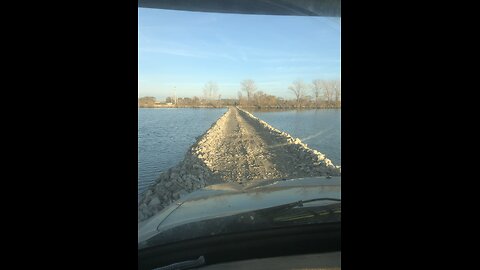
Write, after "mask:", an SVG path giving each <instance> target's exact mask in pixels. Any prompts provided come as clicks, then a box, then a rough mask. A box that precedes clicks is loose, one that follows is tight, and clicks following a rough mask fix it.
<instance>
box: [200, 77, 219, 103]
mask: <svg viewBox="0 0 480 270" xmlns="http://www.w3.org/2000/svg"><path fill="white" fill-rule="evenodd" d="M217 92H218V85H217V83H215V82H213V81H209V82H207V83H206V84H205V86H204V87H203V94H204V96H205V99H206V100H212V99H215V98H216V97H217Z"/></svg>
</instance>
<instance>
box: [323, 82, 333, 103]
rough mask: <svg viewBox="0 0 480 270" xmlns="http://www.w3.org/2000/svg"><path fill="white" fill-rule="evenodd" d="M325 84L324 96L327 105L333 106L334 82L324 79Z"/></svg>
mask: <svg viewBox="0 0 480 270" xmlns="http://www.w3.org/2000/svg"><path fill="white" fill-rule="evenodd" d="M322 85H323V97H324V99H325V103H326V104H325V106H326V107H327V108H328V107H331V105H332V100H333V91H332V88H333V87H332V82H331V81H322Z"/></svg>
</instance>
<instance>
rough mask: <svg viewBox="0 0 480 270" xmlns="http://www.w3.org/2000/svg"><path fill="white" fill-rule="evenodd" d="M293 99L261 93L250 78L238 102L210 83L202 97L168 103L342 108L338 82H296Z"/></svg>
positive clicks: (149, 100) (149, 103)
mask: <svg viewBox="0 0 480 270" xmlns="http://www.w3.org/2000/svg"><path fill="white" fill-rule="evenodd" d="M288 90H289V91H290V93H291V94H292V97H293V98H292V99H284V98H281V97H277V96H274V95H270V94H267V93H265V92H263V91H260V90H258V87H257V85H256V83H255V81H253V80H251V79H247V80H244V81H242V82H241V83H240V91H238V93H237V98H236V99H222V96H221V94H219V87H218V84H217V83H215V82H213V81H209V82H207V83H206V84H205V86H204V87H203V96H200V97H197V96H194V97H192V98H190V97H184V98H176V99H175V98H173V97H167V98H166V100H165V102H166V103H169V104H170V103H171V104H172V106H176V107H224V106H231V105H239V106H243V107H256V108H340V107H341V87H340V81H339V80H320V79H316V80H313V81H312V82H311V83H305V82H304V81H303V80H300V79H298V80H295V81H293V82H292V84H291V85H290V86H289V87H288ZM138 104H139V107H155V106H156V104H158V102H157V101H156V99H155V98H154V97H142V98H139V99H138Z"/></svg>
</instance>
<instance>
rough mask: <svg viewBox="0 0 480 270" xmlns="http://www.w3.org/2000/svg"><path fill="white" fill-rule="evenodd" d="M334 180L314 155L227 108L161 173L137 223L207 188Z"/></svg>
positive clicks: (334, 170)
mask: <svg viewBox="0 0 480 270" xmlns="http://www.w3.org/2000/svg"><path fill="white" fill-rule="evenodd" d="M325 175H331V176H336V175H340V167H339V166H335V165H333V164H332V162H331V161H330V160H329V159H328V158H326V157H325V155H324V154H322V153H320V152H318V151H317V150H314V149H310V148H308V146H307V145H306V144H304V143H302V142H301V141H300V139H298V138H294V137H292V136H291V135H289V134H287V133H285V132H282V131H280V130H278V129H276V128H274V127H272V126H270V125H269V124H268V123H266V122H264V121H262V120H260V119H258V118H257V117H255V116H254V115H252V114H251V113H249V112H247V111H244V110H242V109H239V108H236V107H230V108H229V110H228V111H227V112H226V113H225V114H224V115H222V116H221V117H220V118H219V119H218V120H217V121H216V122H215V123H214V124H213V125H212V126H211V128H210V129H209V130H208V131H207V132H205V134H203V135H202V136H200V137H199V138H198V140H197V142H196V143H195V144H194V145H192V147H191V148H190V149H189V150H188V152H187V153H186V155H185V158H184V160H183V161H182V162H180V163H179V164H178V165H177V166H175V167H173V168H170V169H169V170H168V171H166V172H163V173H162V174H161V175H160V176H159V178H158V179H157V181H156V183H155V184H154V185H153V186H152V187H151V188H150V189H148V190H147V191H146V192H145V194H144V195H143V196H142V198H141V199H140V202H139V209H138V210H139V211H138V221H139V222H140V221H143V220H145V219H147V218H149V217H151V216H153V215H154V214H155V213H157V212H159V211H160V210H162V209H163V208H165V207H166V206H168V205H169V204H170V203H172V202H173V201H175V200H178V199H179V198H180V197H181V196H182V195H184V194H188V193H190V192H192V191H194V190H196V189H199V188H202V187H204V186H207V185H211V184H216V183H223V182H236V183H239V184H241V185H244V186H248V185H250V184H252V183H254V182H255V181H257V180H264V179H290V178H299V177H307V176H325Z"/></svg>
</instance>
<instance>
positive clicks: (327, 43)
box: [138, 8, 341, 248]
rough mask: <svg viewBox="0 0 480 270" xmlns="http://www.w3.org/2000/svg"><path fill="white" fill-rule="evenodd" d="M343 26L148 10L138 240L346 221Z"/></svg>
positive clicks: (142, 21) (141, 84)
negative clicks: (342, 218) (342, 216)
mask: <svg viewBox="0 0 480 270" xmlns="http://www.w3.org/2000/svg"><path fill="white" fill-rule="evenodd" d="M340 32H341V31H340V17H319V16H286V15H251V14H229V13H210V12H192V11H177V10H163V9H151V8H138V78H139V80H138V107H139V108H138V222H139V243H142V244H141V245H140V244H139V248H141V247H143V246H144V245H145V243H147V242H148V241H150V242H148V243H150V245H151V244H163V243H167V242H172V241H173V242H174V241H180V240H184V239H186V238H189V237H191V238H194V237H201V236H205V234H212V232H215V234H219V233H226V232H232V231H236V230H240V229H241V230H242V231H245V230H247V231H248V230H256V229H259V228H262V229H265V228H268V227H275V226H286V224H289V225H292V224H303V223H318V222H334V221H335V222H339V221H340V213H341V211H340V202H339V200H340V198H341V196H340V194H341V190H340V176H341V154H340V153H341V144H340V140H341V132H340V118H341V84H340ZM328 199H330V200H328ZM307 200H312V201H309V203H307V204H302V203H298V202H301V201H307ZM292 203H293V205H291V204H292ZM284 205H289V206H292V207H285V208H283V206H284ZM328 205H331V206H332V207H329V206H328ZM333 206H334V207H333ZM275 207H280V208H275ZM272 209H277V210H278V209H280V210H278V211H277V210H275V211H273V210H272ZM255 218H256V220H255ZM247 221H248V222H247ZM252 221H254V222H252ZM219 224H220V225H219ZM239 224H240V225H239ZM215 226H217V227H215ZM206 228H207V229H206ZM186 232H188V233H186ZM179 235H181V238H179V237H178V236H179Z"/></svg>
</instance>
